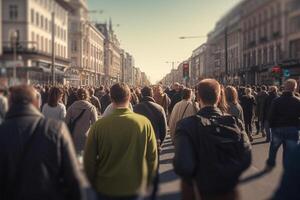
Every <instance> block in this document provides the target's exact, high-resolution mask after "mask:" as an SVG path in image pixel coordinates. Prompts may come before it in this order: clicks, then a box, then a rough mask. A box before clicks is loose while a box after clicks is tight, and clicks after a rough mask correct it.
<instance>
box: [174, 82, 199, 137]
mask: <svg viewBox="0 0 300 200" xmlns="http://www.w3.org/2000/svg"><path fill="white" fill-rule="evenodd" d="M182 98H183V100H181V101H180V102H178V103H177V104H176V105H175V107H174V108H173V111H172V113H171V116H170V119H169V126H170V135H171V139H172V141H174V137H175V129H176V124H177V122H178V121H180V120H182V119H184V118H187V117H190V116H193V115H195V114H197V112H198V110H199V106H198V104H197V103H195V102H192V90H191V89H188V88H186V89H183V91H182Z"/></svg>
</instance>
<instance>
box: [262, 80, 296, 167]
mask: <svg viewBox="0 0 300 200" xmlns="http://www.w3.org/2000/svg"><path fill="white" fill-rule="evenodd" d="M296 89H297V81H296V80H294V79H288V80H287V81H286V82H285V83H284V91H283V94H282V95H281V97H278V98H276V99H274V100H273V101H272V105H271V108H270V112H269V124H270V128H271V145H270V149H269V156H268V159H267V165H266V168H267V169H269V170H271V169H273V168H274V167H275V164H276V163H275V161H276V155H277V151H278V149H279V147H280V146H281V145H282V146H283V166H284V167H285V166H286V165H287V160H288V158H289V156H290V154H291V152H292V151H293V150H294V149H295V148H296V147H297V145H298V144H299V142H300V141H299V131H300V127H299V124H300V121H299V118H300V99H299V98H298V97H296V96H295V94H294V93H295V92H296Z"/></svg>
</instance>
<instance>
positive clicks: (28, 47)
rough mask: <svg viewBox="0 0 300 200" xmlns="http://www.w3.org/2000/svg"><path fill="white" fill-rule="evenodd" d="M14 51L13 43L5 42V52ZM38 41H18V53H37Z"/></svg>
mask: <svg viewBox="0 0 300 200" xmlns="http://www.w3.org/2000/svg"><path fill="white" fill-rule="evenodd" d="M13 51H14V47H13V44H12V43H11V42H3V53H6V54H11V53H13ZM37 52H38V50H37V43H36V42H29V41H28V42H18V43H17V53H18V54H34V53H37Z"/></svg>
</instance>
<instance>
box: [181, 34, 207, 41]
mask: <svg viewBox="0 0 300 200" xmlns="http://www.w3.org/2000/svg"><path fill="white" fill-rule="evenodd" d="M194 38H206V36H204V35H202V36H181V37H179V39H180V40H185V39H194Z"/></svg>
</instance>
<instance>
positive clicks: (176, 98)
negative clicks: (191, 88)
mask: <svg viewBox="0 0 300 200" xmlns="http://www.w3.org/2000/svg"><path fill="white" fill-rule="evenodd" d="M181 100H182V94H181V91H179V92H175V93H174V94H173V96H172V97H171V104H170V106H169V113H172V110H173V108H174V106H175V105H176V103H178V102H179V101H181Z"/></svg>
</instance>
